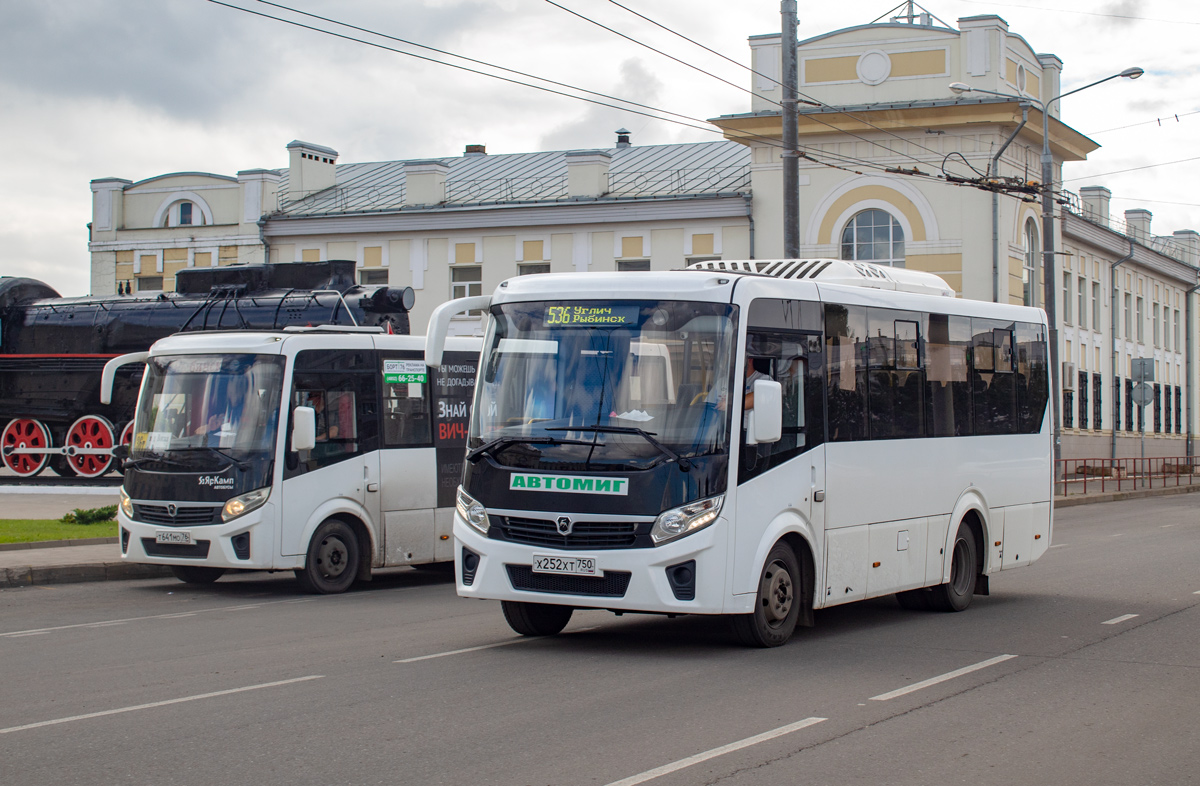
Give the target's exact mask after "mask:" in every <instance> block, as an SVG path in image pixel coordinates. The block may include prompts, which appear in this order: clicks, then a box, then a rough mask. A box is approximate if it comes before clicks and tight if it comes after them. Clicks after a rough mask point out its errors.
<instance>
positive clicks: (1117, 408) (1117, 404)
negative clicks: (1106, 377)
mask: <svg viewBox="0 0 1200 786" xmlns="http://www.w3.org/2000/svg"><path fill="white" fill-rule="evenodd" d="M1120 430H1121V378H1120V377H1116V378H1115V379H1114V380H1113V432H1114V433H1116V432H1118V431H1120Z"/></svg>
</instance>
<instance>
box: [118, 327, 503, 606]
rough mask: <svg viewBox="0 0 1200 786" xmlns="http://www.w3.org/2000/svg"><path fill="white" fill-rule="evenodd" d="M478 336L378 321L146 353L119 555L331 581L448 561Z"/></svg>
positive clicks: (217, 339)
mask: <svg viewBox="0 0 1200 786" xmlns="http://www.w3.org/2000/svg"><path fill="white" fill-rule="evenodd" d="M479 348H480V341H479V339H469V338H457V339H451V340H449V341H448V342H446V349H447V355H446V361H445V363H444V364H443V365H442V367H441V368H440V369H438V370H437V371H435V372H433V373H432V374H430V373H429V369H428V368H427V367H426V365H425V363H424V349H425V339H424V337H422V336H401V335H391V334H384V333H383V332H382V331H381V330H380V329H379V328H354V327H319V328H288V329H286V330H283V331H279V332H263V333H254V332H224V333H218V332H212V331H209V332H204V333H184V334H178V335H175V336H170V337H168V338H164V339H162V340H160V341H158V342H156V343H155V344H154V346H152V347H151V348H150V351H149V352H148V353H135V354H133V355H126V356H122V357H120V358H116V359H114V360H113V361H111V362H110V363H109V365H108V367H107V368H106V369H105V374H104V379H103V381H102V388H103V389H104V390H107V389H108V387H109V386H111V380H112V377H113V372H114V371H115V368H116V367H117V366H119V365H122V364H123V363H127V362H143V361H144V362H145V363H146V373H145V377H144V380H143V383H142V389H141V393H140V395H139V397H138V404H137V413H136V416H135V419H134V436H133V443H132V445H131V446H130V447H129V450H128V457H127V458H126V459H125V480H124V484H123V485H122V487H121V504H120V510H119V512H118V516H117V517H118V523H119V524H120V542H121V557H122V559H124V560H126V561H129V562H137V563H145V564H154V565H168V566H170V568H171V570H172V571H173V572H174V573H175V575H176V576H177V577H178V578H180V579H181V580H183V581H187V582H192V583H208V582H211V581H215V580H216V579H217V578H219V577H220V576H221V575H222V574H224V573H225V572H226V571H229V570H247V569H248V570H294V571H295V572H296V577H297V578H298V579H299V580H300V583H301V585H302V586H303V587H304V588H305V589H306V590H308V591H311V592H321V593H331V592H342V591H344V590H346V589H348V588H349V587H350V585H351V584H353V583H354V581H355V580H357V579H362V580H369V579H370V577H371V570H372V568H380V567H390V566H395V565H413V566H421V565H429V564H434V563H449V562H450V561H451V560H452V559H453V556H452V549H453V541H452V540H451V539H450V538H451V519H452V515H453V514H452V509H453V506H454V498H455V491H456V489H457V486H458V482H459V478H460V476H461V472H462V460H463V451H464V445H465V442H466V431H467V418H468V412H469V409H470V405H471V398H472V392H473V388H474V385H475V374H476V367H477V364H478V360H479Z"/></svg>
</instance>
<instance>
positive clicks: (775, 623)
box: [732, 541, 803, 647]
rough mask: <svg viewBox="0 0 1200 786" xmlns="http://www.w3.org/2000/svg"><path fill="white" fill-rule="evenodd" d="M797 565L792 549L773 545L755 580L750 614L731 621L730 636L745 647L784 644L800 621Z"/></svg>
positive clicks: (786, 545)
mask: <svg viewBox="0 0 1200 786" xmlns="http://www.w3.org/2000/svg"><path fill="white" fill-rule="evenodd" d="M802 579H803V577H802V575H801V573H800V563H799V561H797V559H796V554H795V552H793V551H792V547H791V546H789V545H788V544H786V543H784V542H782V541H781V542H779V543H776V544H775V545H774V546H773V547H772V548H771V551H770V553H768V554H767V560H766V563H765V564H764V565H763V569H762V575H761V576H760V577H759V580H758V595H757V597H756V598H755V603H754V613H753V614H739V615H737V616H735V617H733V618H732V623H733V632H734V634H735V635H736V636H737V638H738V641H740V642H741V643H742V644H744V645H746V646H747V647H779V646H781V645H783V644H786V643H787V641H788V639H790V638H791V637H792V633H794V632H795V630H796V621H797V620H798V619H799V618H800V602H801V600H800V599H801V597H802V594H803V593H801V592H800V586H801V584H800V582H801V581H802Z"/></svg>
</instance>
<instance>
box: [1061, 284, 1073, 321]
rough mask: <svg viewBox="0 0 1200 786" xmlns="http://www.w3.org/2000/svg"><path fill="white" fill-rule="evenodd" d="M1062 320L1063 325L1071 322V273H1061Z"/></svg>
mask: <svg viewBox="0 0 1200 786" xmlns="http://www.w3.org/2000/svg"><path fill="white" fill-rule="evenodd" d="M1062 321H1063V324H1064V325H1069V324H1071V274H1070V273H1063V291H1062Z"/></svg>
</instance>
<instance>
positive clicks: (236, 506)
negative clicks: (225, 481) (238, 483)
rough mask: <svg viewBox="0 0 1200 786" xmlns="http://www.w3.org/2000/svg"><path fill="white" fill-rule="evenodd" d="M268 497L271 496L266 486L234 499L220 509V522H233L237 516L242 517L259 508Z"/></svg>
mask: <svg viewBox="0 0 1200 786" xmlns="http://www.w3.org/2000/svg"><path fill="white" fill-rule="evenodd" d="M269 496H271V487H270V486H267V487H265V488H261V489H255V490H254V491H247V492H246V493H245V494H240V495H238V496H236V497H234V498H233V499H231V500H229V501H228V502H226V503H225V507H224V508H222V509H221V521H233V520H234V519H236V518H237V517H238V516H244V515H246V514H247V513H249V512H250V511H252V510H256V509H258V508H261V507H262V506H263V503H264V502H266V501H267V497H269Z"/></svg>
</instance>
